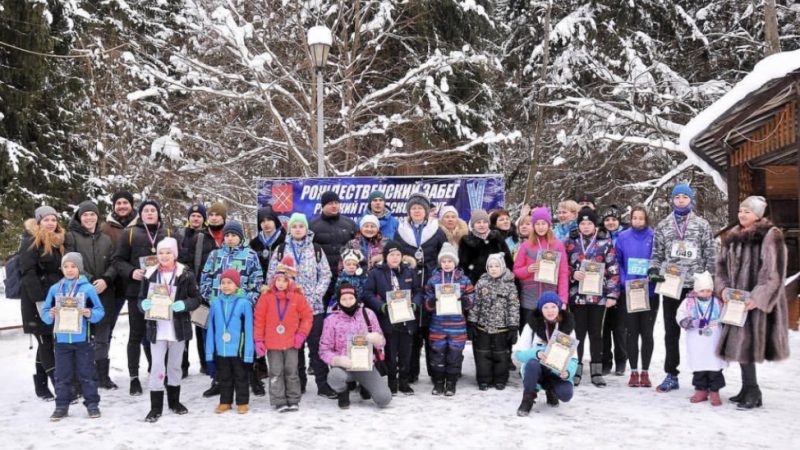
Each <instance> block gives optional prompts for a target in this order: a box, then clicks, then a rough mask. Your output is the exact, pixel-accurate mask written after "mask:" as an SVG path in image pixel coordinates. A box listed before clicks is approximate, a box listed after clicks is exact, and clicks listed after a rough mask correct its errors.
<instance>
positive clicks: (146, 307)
mask: <svg viewBox="0 0 800 450" xmlns="http://www.w3.org/2000/svg"><path fill="white" fill-rule="evenodd" d="M152 307H153V301H152V300H150V299H149V298H146V299H144V300H142V310H143V311H150V308H152Z"/></svg>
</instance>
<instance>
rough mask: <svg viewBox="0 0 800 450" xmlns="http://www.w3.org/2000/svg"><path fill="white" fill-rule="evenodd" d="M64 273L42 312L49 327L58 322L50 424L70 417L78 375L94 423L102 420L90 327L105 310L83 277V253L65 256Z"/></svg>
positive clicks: (62, 265)
mask: <svg viewBox="0 0 800 450" xmlns="http://www.w3.org/2000/svg"><path fill="white" fill-rule="evenodd" d="M61 271H62V272H63V273H64V278H62V279H61V281H59V282H58V283H56V284H54V285H53V286H51V287H50V290H49V291H48V292H47V298H46V299H45V301H44V308H43V309H42V321H43V322H44V323H46V324H48V325H50V324H53V322H55V327H54V328H53V332H54V333H55V335H56V344H55V355H56V375H55V385H56V409H55V411H53V414H52V415H51V416H50V420H52V421H58V420H61V419H63V418H64V417H66V416H67V413H68V411H69V404H70V401H71V400H72V382H73V378H75V376H76V375H77V377H78V381H79V382H80V385H81V393H82V394H83V398H84V404H85V405H86V410H87V411H88V412H89V417H91V418H93V419H94V418H97V417H100V408H99V406H98V405H99V403H100V395H98V394H97V379H96V377H95V363H94V349H93V347H92V344H91V343H90V342H89V323H97V322H99V321H100V320H101V319H102V318H103V315H104V314H105V310H103V304H102V303H101V302H100V298H99V297H98V296H97V291H96V290H95V288H94V286H92V284H91V283H89V281H88V280H87V279H86V277H84V276H83V275H81V272H82V271H83V258H82V257H81V254H80V253H76V252H71V253H67V254H66V255H64V256H63V257H62V258H61ZM89 304H91V309H90V308H89V307H88V305H89ZM76 371H77V374H76V373H75V372H76Z"/></svg>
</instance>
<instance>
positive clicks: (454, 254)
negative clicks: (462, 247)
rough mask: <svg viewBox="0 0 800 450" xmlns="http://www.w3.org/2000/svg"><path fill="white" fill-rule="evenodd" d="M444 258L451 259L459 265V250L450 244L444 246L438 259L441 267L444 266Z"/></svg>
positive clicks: (446, 243)
mask: <svg viewBox="0 0 800 450" xmlns="http://www.w3.org/2000/svg"><path fill="white" fill-rule="evenodd" d="M444 258H450V259H452V260H453V261H455V263H456V265H458V250H456V248H455V247H453V244H451V243H449V242H445V243H444V244H442V249H441V250H439V257H438V258H437V261H438V262H439V265H441V264H442V259H444Z"/></svg>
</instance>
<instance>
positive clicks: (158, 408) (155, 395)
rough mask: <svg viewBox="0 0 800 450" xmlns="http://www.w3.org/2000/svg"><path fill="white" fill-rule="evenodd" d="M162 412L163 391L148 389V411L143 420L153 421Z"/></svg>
mask: <svg viewBox="0 0 800 450" xmlns="http://www.w3.org/2000/svg"><path fill="white" fill-rule="evenodd" d="M163 412H164V391H150V412H149V413H147V417H145V418H144V421H145V422H149V423H155V422H158V419H159V418H161V414H162V413H163Z"/></svg>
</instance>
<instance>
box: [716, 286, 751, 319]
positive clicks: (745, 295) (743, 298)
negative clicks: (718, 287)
mask: <svg viewBox="0 0 800 450" xmlns="http://www.w3.org/2000/svg"><path fill="white" fill-rule="evenodd" d="M725 298H727V299H728V301H726V302H725V306H723V307H722V313H721V314H720V317H719V321H720V322H722V323H724V324H726V325H732V326H734V327H741V326H744V323H745V321H747V306H746V302H747V300H748V299H750V293H749V292H747V291H742V290H739V289H731V288H727V289H725Z"/></svg>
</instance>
